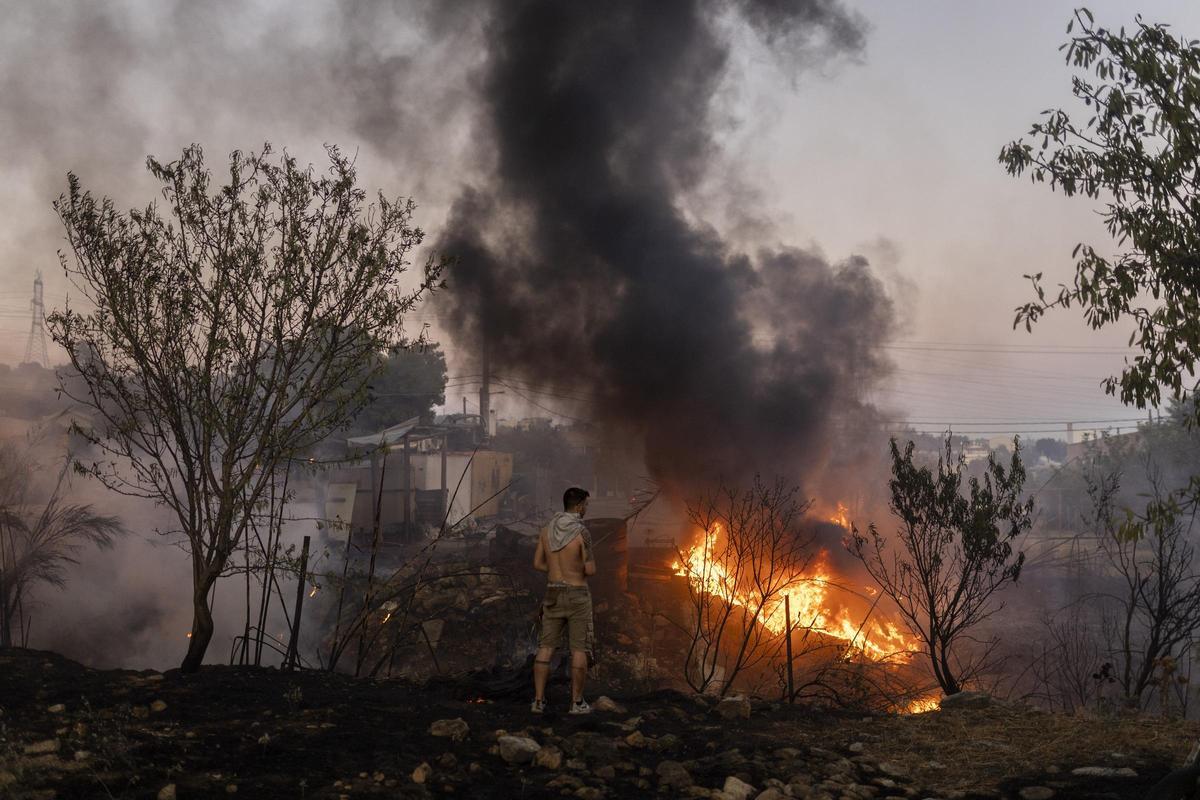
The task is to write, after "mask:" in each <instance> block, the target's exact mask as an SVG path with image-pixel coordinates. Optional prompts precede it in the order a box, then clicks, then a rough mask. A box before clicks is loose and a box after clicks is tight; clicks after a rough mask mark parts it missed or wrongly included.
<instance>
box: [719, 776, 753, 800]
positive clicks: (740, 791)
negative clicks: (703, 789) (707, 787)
mask: <svg viewBox="0 0 1200 800" xmlns="http://www.w3.org/2000/svg"><path fill="white" fill-rule="evenodd" d="M721 791H722V792H724V793H725V794H726V795H727V796H728V797H730V798H731V800H746V798H748V797H749V796H750V795H751V794H752V793H753V792H754V787H753V786H751V785H750V784H748V783H746V782H745V781H743V780H742V779H740V778H737V777H734V776H733V775H730V776H729V777H728V778H726V779H725V785H724V786H722V787H721Z"/></svg>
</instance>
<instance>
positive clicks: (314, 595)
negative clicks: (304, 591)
mask: <svg viewBox="0 0 1200 800" xmlns="http://www.w3.org/2000/svg"><path fill="white" fill-rule="evenodd" d="M320 588H321V587H320V585H319V584H318V585H316V586H313V588H312V591H311V592H309V593H308V596H309V597H316V596H317V592H318V591H319V590H320Z"/></svg>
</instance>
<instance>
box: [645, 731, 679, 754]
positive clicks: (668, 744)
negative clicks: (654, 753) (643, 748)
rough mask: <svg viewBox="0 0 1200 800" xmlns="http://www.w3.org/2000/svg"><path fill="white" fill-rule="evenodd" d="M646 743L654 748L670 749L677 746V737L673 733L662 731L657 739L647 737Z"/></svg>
mask: <svg viewBox="0 0 1200 800" xmlns="http://www.w3.org/2000/svg"><path fill="white" fill-rule="evenodd" d="M646 743H647V744H648V745H650V746H651V747H653V748H654V749H655V750H671V749H673V748H675V747H678V746H679V737H678V736H676V735H675V734H673V733H664V734H663V735H662V736H660V737H658V738H657V739H654V738H652V737H647V739H646Z"/></svg>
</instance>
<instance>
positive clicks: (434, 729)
mask: <svg viewBox="0 0 1200 800" xmlns="http://www.w3.org/2000/svg"><path fill="white" fill-rule="evenodd" d="M470 732H471V726H470V725H468V724H467V722H466V720H464V719H462V718H461V717H455V718H454V719H439V720H437V721H435V722H434V723H433V724H432V725H430V726H429V734H430V735H431V736H442V737H448V738H450V739H451V740H453V741H455V742H461V741H462V740H463V739H465V738H467V734H468V733H470Z"/></svg>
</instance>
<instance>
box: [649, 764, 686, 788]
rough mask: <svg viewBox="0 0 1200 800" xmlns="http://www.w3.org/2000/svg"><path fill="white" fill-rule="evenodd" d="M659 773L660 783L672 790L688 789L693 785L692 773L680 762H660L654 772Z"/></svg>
mask: <svg viewBox="0 0 1200 800" xmlns="http://www.w3.org/2000/svg"><path fill="white" fill-rule="evenodd" d="M654 771H655V772H656V773H658V782H659V784H660V785H662V786H669V787H671V788H672V789H681V790H682V789H686V788H687V787H689V786H691V785H692V776H691V773H689V772H688V771H687V768H686V767H684V766H683V764H680V763H679V762H678V761H660V762H658V766H657V767H656V768H655V770H654Z"/></svg>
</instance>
